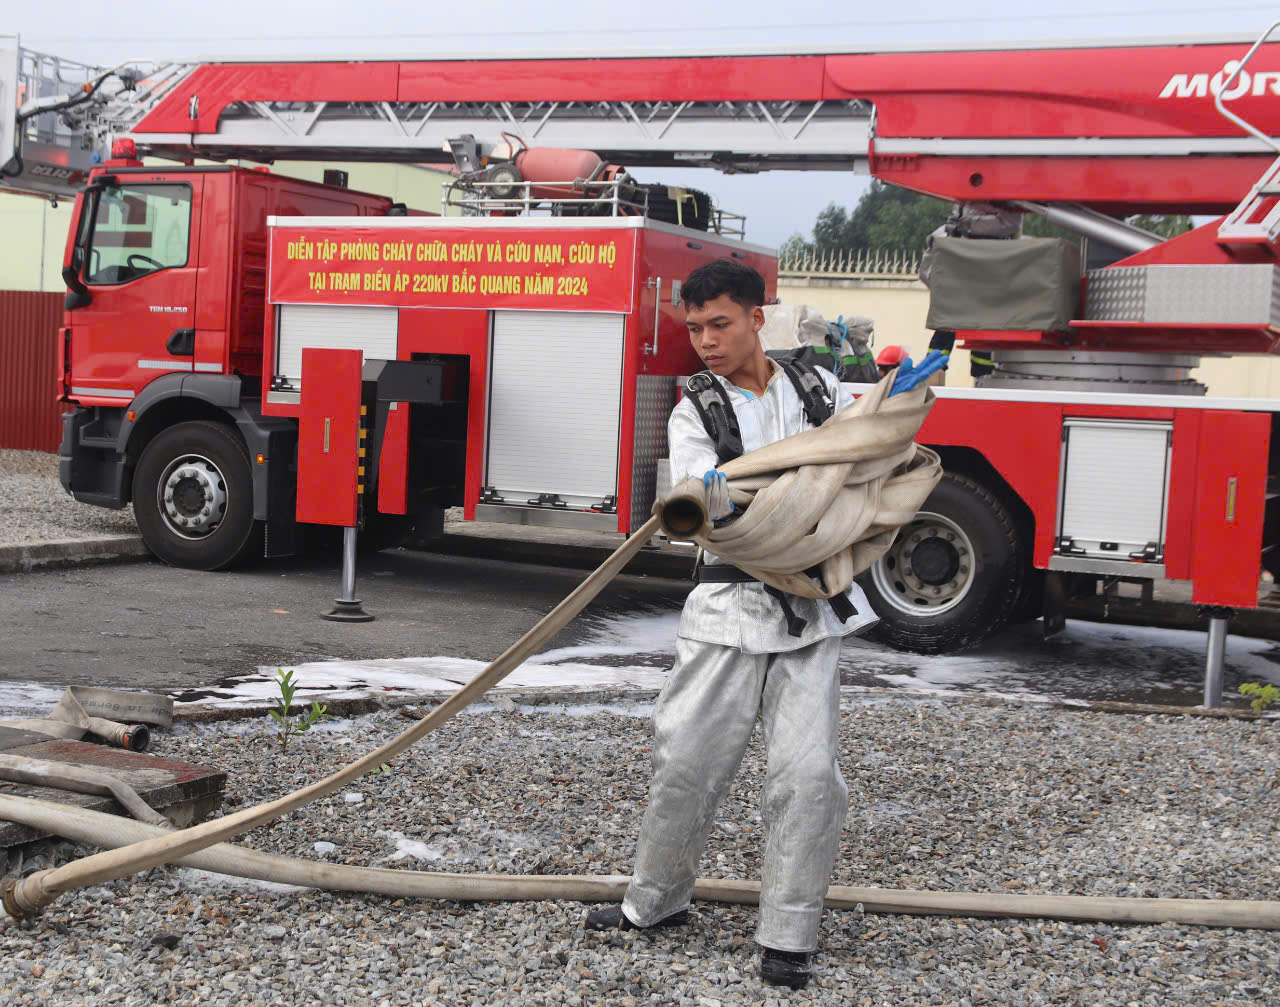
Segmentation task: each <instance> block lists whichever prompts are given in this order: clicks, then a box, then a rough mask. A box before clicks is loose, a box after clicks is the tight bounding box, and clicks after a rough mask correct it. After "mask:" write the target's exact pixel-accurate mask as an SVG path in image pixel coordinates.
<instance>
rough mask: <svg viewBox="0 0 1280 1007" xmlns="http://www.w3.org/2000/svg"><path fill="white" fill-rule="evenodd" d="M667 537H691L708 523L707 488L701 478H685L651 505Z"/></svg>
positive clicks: (702, 529)
mask: <svg viewBox="0 0 1280 1007" xmlns="http://www.w3.org/2000/svg"><path fill="white" fill-rule="evenodd" d="M653 513H654V514H655V515H656V516H657V518H658V521H659V522H661V524H662V530H663V531H664V532H666V534H667V537H668V538H674V539H691V538H693V537H694V536H695V535H697V534H699V533H700V532H702V531H704V530H705V529H706V527H707V525H708V524H709V523H710V519H709V516H708V514H707V488H706V486H704V485H703V482H702V480H701V479H698V478H696V477H695V478H692V479H686V480H685V481H684V482H682V483H681V484H680V485H679V486H676V487H675V488H674V489H672V490H671V492H670V493H668V494H667V495H666V496H665V497H663V498H662V499H661V500H658V501H657V502H656V503H654V505H653Z"/></svg>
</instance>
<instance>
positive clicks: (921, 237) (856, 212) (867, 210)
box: [808, 180, 951, 254]
mask: <svg viewBox="0 0 1280 1007" xmlns="http://www.w3.org/2000/svg"><path fill="white" fill-rule="evenodd" d="M950 213H951V204H950V203H944V202H942V201H941V200H939V199H933V198H932V197H930V196H922V195H920V194H919V193H916V192H912V191H911V190H910V189H902V188H899V187H898V186H894V185H886V184H885V183H884V182H881V181H879V180H876V181H874V182H872V183H871V187H870V188H869V189H867V191H866V192H864V193H863V194H862V198H861V199H859V200H858V205H857V206H855V207H854V208H853V210H852V211H849V210H846V209H845V208H844V207H843V206H837V205H836V204H835V203H832V204H831V205H830V206H828V207H827V208H826V209H825V210H823V211H822V212H821V213H819V214H818V219H817V220H816V221H815V222H814V225H813V237H812V240H811V241H810V242H808V244H809V245H810V246H811V247H812V250H813V251H816V252H818V253H819V254H822V253H826V252H845V251H850V252H855V253H857V252H863V251H867V250H868V249H873V248H874V249H889V248H893V249H898V248H900V249H905V250H912V251H913V250H915V249H922V248H924V243H925V239H926V238H928V237H929V234H930V233H931V232H933V231H934V230H935V229H937V228H938V227H939V226H940V225H941V224H942V223H943V222H944V221H945V220H946V219H947V217H948V216H949V215H950Z"/></svg>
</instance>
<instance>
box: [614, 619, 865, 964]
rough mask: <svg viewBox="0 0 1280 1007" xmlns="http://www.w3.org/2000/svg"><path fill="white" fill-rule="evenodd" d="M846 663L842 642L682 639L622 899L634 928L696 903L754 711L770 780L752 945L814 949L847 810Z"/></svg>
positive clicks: (656, 717)
mask: <svg viewBox="0 0 1280 1007" xmlns="http://www.w3.org/2000/svg"><path fill="white" fill-rule="evenodd" d="M839 655H840V638H839V637H832V638H829V639H825V640H819V641H818V642H817V643H814V644H811V645H809V646H808V647H804V648H801V649H800V650H794V651H790V652H787V653H782V654H745V653H743V652H742V651H740V650H738V649H737V648H734V647H723V646H720V645H718V644H712V643H700V642H698V641H695V640H687V639H684V638H677V640H676V663H675V666H674V667H673V668H672V669H671V676H670V678H669V679H668V680H667V684H666V685H665V687H664V688H663V690H662V694H661V695H660V696H659V698H658V703H657V706H656V708H655V710H654V713H653V734H654V739H653V780H652V782H651V783H650V784H649V807H648V810H647V811H646V812H645V816H644V824H643V825H642V826H641V829H640V841H639V844H638V845H637V848H636V863H635V870H634V872H633V875H632V880H631V884H630V885H629V886H628V888H627V895H626V898H625V899H624V900H623V902H622V909H623V912H625V913H626V915H627V918H628V919H630V920H631V922H632V923H635V924H636V925H638V926H649V925H651V924H653V923H656V922H658V921H659V920H661V919H663V918H664V917H666V916H669V915H671V914H672V913H675V912H679V911H680V910H681V909H684V908H686V907H687V906H689V904H690V897H691V894H692V891H693V883H694V879H695V878H696V877H697V868H698V861H699V859H700V858H701V856H702V851H703V848H704V846H705V845H706V841H707V833H708V832H709V831H710V829H711V825H712V822H713V820H714V818H715V813H716V807H717V806H718V805H719V804H720V802H721V800H722V799H723V797H724V795H725V791H726V790H728V788H729V783H730V781H731V780H732V779H733V776H734V773H736V772H737V769H738V765H739V763H741V761H742V756H743V753H744V752H745V751H746V747H747V740H748V739H749V738H750V737H751V732H752V729H753V728H754V727H755V721H756V714H757V713H759V714H760V719H761V722H762V724H763V727H764V739H765V745H766V748H767V750H768V771H767V776H766V779H765V785H764V795H763V798H762V801H761V817H762V818H763V819H764V824H765V829H766V839H765V848H764V864H763V867H762V869H761V874H760V917H759V923H758V925H757V928H756V940H757V941H758V942H759V943H760V944H763V945H765V946H766V947H770V948H776V949H778V950H780V951H812V950H814V949H816V948H817V945H818V924H819V922H820V920H821V917H822V900H823V897H824V896H825V895H826V892H827V885H828V884H829V883H830V879H831V868H832V865H833V864H834V863H835V857H836V851H837V850H838V849H839V844H840V831H841V828H842V827H843V825H844V817H845V812H846V811H847V810H848V804H849V791H848V788H847V787H846V786H845V782H844V777H843V776H841V774H840V767H839V764H838V763H837V761H836V756H837V753H838V751H839V745H838V736H839V729H840V677H839V671H838V668H837V665H838V660H839Z"/></svg>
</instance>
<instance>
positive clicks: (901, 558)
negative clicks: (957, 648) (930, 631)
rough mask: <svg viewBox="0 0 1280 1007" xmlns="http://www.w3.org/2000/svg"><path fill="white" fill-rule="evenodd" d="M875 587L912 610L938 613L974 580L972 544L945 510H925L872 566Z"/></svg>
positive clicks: (907, 610)
mask: <svg viewBox="0 0 1280 1007" xmlns="http://www.w3.org/2000/svg"><path fill="white" fill-rule="evenodd" d="M871 577H872V580H873V581H874V583H875V586H876V589H877V590H878V591H879V592H880V595H881V597H883V598H884V599H885V600H886V601H887V602H888V603H889V604H890V605H892V606H893V607H894V608H896V609H898V610H899V611H901V612H905V613H907V614H909V615H914V616H917V617H918V616H922V615H939V614H941V613H943V612H945V611H947V610H948V609H951V608H954V607H955V606H956V605H958V604H959V603H960V601H961V600H962V599H963V598H964V596H965V595H966V594H968V593H969V589H970V588H971V587H972V586H973V582H974V562H973V544H972V543H971V542H970V540H969V536H968V535H966V534H965V532H964V530H963V529H962V528H961V527H960V526H959V525H958V524H956V523H955V522H954V521H952V520H951V519H950V518H948V517H944V516H943V515H941V514H931V513H926V512H921V513H920V514H917V515H916V518H915V520H914V521H912V522H911V524H909V525H907V526H906V527H905V528H903V529H902V531H901V532H900V533H899V534H898V537H897V539H896V540H895V541H894V543H893V545H892V546H891V547H890V548H889V551H888V552H887V553H885V555H884V556H883V557H882V558H881V559H880V561H879V562H878V563H876V565H875V566H873V567H872V568H871Z"/></svg>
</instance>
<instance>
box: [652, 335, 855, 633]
mask: <svg viewBox="0 0 1280 1007" xmlns="http://www.w3.org/2000/svg"><path fill="white" fill-rule="evenodd" d="M769 363H770V365H771V366H772V367H773V376H772V377H771V378H770V379H769V384H768V386H767V387H766V388H765V390H764V394H763V395H760V396H758V397H753V396H751V395H749V394H748V393H746V392H744V391H742V389H740V388H738V387H736V386H735V385H732V384H730V383H729V382H728V381H727V380H725V379H724V378H722V377H720V376H719V375H714V377H715V379H716V380H717V381H719V382H720V384H721V386H722V387H723V388H724V390H725V391H726V393H728V396H729V401H730V403H732V405H733V411H734V413H735V414H736V416H737V418H738V426H739V427H740V428H741V430H742V447H743V451H744V452H746V451H754V450H755V449H756V448H761V447H764V446H765V445H766V444H772V443H773V442H774V441H780V440H782V438H784V437H790V436H791V435H792V434H798V433H800V432H801V431H802V430H808V429H810V428H811V427H812V424H811V423H810V422H809V419H808V417H807V416H805V412H804V403H803V402H802V401H801V399H800V395H799V394H798V393H797V392H796V390H795V387H794V386H793V385H792V383H791V379H790V378H788V377H787V376H786V374H785V373H784V372H783V370H782V368H781V367H780V366H779V365H778V364H777V363H776V362H775V361H773V360H770V361H769ZM817 373H818V374H819V376H820V377H821V378H822V381H823V383H824V384H825V385H826V386H827V390H828V392H829V393H830V394H831V396H832V401H833V402H835V404H836V409H838V410H839V409H843V408H844V407H845V406H847V405H849V403H850V402H852V401H853V396H852V395H850V393H849V392H848V391H847V390H846V389H845V388H844V387H843V386H842V385H841V384H840V382H839V381H838V380H836V377H835V375H833V374H830V373H828V372H827V371H825V370H822V369H818V372H817ZM667 439H668V444H669V457H670V461H671V485H672V486H677V485H679V484H680V483H681V482H682V481H683V480H685V479H687V478H688V477H690V476H699V477H701V476H702V474H703V473H704V472H706V471H707V469H713V468H715V467H716V448H715V444H714V443H713V442H712V440H711V437H710V436H709V435H708V434H707V431H706V429H705V428H704V427H703V425H702V419H701V418H700V417H699V416H698V411H697V409H696V408H695V407H694V404H693V403H692V402H691V401H689V399H687V398H685V399H682V400H681V401H680V402H679V404H678V405H677V406H676V408H675V409H674V410H673V411H672V413H671V418H670V420H668V421H667ZM702 561H703V563H705V564H707V565H709V566H710V565H714V564H717V563H721V562H722V560H720V559H719V558H718V557H716V556H712V555H711V554H710V553H705V554H704V555H703V558H702ZM848 598H849V601H850V603H852V605H853V607H854V609H856V614H855V615H853V616H851V617H850V618H849V621H848V622H841V621H840V620H839V619H837V618H836V615H835V613H834V612H833V611H832V610H831V605H830V604H829V603H828V602H826V601H814V600H812V599H810V598H797V597H795V596H792V595H789V596H788V597H787V601H788V603H789V604H790V605H791V609H792V611H793V612H795V614H796V615H797V616H799V617H800V618H801V619H804V620H805V627H804V630H803V631H802V633H801V635H800V636H791V635H789V634H788V633H787V623H786V619H785V617H784V616H783V613H782V606H781V605H780V604H779V602H778V599H777V598H774V597H773V596H772V595H769V594H767V593H766V592H765V589H764V585H763V584H760V583H758V582H752V583H746V584H699V585H697V586H696V587H695V588H694V589H693V590H692V591H691V592H689V597H688V599H687V600H686V601H685V603H684V612H683V614H682V615H681V616H680V630H679V635H680V636H682V637H684V638H685V639H687V640H699V641H701V642H703V643H717V644H721V645H722V646H726V647H737V648H738V649H739V650H742V651H745V652H746V653H748V654H777V653H782V652H784V651H790V650H798V649H799V648H801V647H807V646H809V644H811V643H814V642H816V641H818V640H823V639H827V638H828V637H833V636H845V635H846V634H849V633H856V632H858V631H859V630H862V629H865V628H867V627H868V626H871V625H873V624H874V623H876V622H877V621H878V619H877V617H876V614H875V613H874V612H873V611H872V609H871V605H870V604H869V603H868V602H867V596H866V595H865V594H864V593H863V591H862V588H860V587H859V586H858V585H857V584H854V585H852V586H851V587H850V588H849V592H848Z"/></svg>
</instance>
